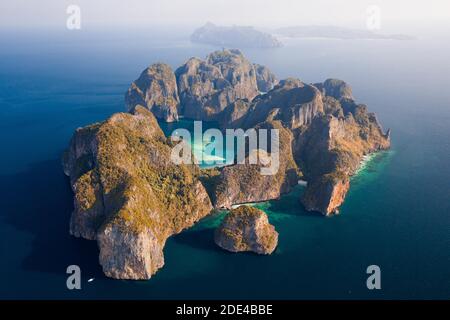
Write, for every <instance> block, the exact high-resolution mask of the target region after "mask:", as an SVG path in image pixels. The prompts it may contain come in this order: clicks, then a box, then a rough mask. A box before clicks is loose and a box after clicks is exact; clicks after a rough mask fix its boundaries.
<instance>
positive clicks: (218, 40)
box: [191, 22, 282, 48]
mask: <svg viewBox="0 0 450 320" xmlns="http://www.w3.org/2000/svg"><path fill="white" fill-rule="evenodd" d="M191 41H192V42H197V43H205V44H209V45H213V46H221V47H234V48H278V47H281V46H282V43H281V42H280V41H279V40H278V39H277V38H275V37H274V36H272V35H270V34H268V33H265V32H261V31H258V30H256V29H254V28H253V27H250V26H231V27H225V26H216V25H214V24H212V23H210V22H208V23H206V24H205V25H204V26H203V27H200V28H198V29H196V30H195V31H194V32H193V33H192V35H191Z"/></svg>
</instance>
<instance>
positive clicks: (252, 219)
mask: <svg viewBox="0 0 450 320" xmlns="http://www.w3.org/2000/svg"><path fill="white" fill-rule="evenodd" d="M214 240H215V242H216V244H217V245H218V246H220V247H221V248H223V249H225V250H228V251H231V252H244V251H252V252H255V253H258V254H271V253H272V252H273V251H274V250H275V248H276V246H277V244H278V232H276V231H275V227H274V226H273V225H271V224H270V223H269V219H268V218H267V215H266V214H265V213H264V212H263V211H261V210H259V209H256V208H253V207H249V206H240V207H239V208H237V209H233V210H231V211H230V212H229V213H228V214H227V215H226V216H225V218H224V220H223V221H222V223H221V225H220V226H219V227H218V228H217V229H216V230H215V233H214Z"/></svg>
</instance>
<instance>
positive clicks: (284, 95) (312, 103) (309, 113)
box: [241, 78, 323, 129]
mask: <svg viewBox="0 0 450 320" xmlns="http://www.w3.org/2000/svg"><path fill="white" fill-rule="evenodd" d="M321 113H323V101H322V95H321V94H320V92H319V91H318V90H317V89H316V88H315V87H313V86H310V85H307V84H304V83H303V82H301V81H300V80H298V79H293V78H289V79H286V80H282V81H280V83H279V84H278V85H276V86H275V88H274V89H272V90H271V91H269V92H268V93H266V94H264V95H260V96H258V97H256V98H255V99H253V101H252V102H251V106H250V108H249V110H248V112H247V113H246V114H245V115H244V116H243V118H242V121H241V123H242V125H243V126H244V127H245V128H251V127H254V126H256V125H257V124H258V123H261V122H263V121H266V120H280V121H281V122H282V123H283V125H284V126H285V127H287V128H289V129H295V128H298V127H301V126H304V125H308V124H309V123H311V121H312V119H313V118H314V117H315V116H316V115H318V114H321Z"/></svg>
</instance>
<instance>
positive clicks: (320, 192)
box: [293, 100, 390, 215]
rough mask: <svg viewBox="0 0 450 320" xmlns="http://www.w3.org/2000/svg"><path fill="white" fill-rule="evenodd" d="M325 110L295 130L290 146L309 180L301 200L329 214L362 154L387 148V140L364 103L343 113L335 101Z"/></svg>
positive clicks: (337, 202)
mask: <svg viewBox="0 0 450 320" xmlns="http://www.w3.org/2000/svg"><path fill="white" fill-rule="evenodd" d="M339 108H340V109H339ZM325 110H326V111H328V112H330V113H328V114H325V115H322V116H317V117H316V118H314V120H313V122H312V123H311V125H310V126H308V127H306V128H302V129H300V130H297V131H296V132H295V133H294V134H295V136H296V137H295V139H294V147H293V148H294V157H295V159H296V161H297V163H298V165H299V167H300V168H301V169H302V172H303V173H304V176H305V179H306V180H307V181H308V185H307V188H306V190H305V192H304V195H303V197H302V203H303V204H304V206H305V208H306V209H308V210H313V211H319V212H321V213H323V214H325V215H330V214H332V213H335V212H337V210H338V208H339V206H340V205H341V204H342V202H343V201H344V198H345V194H346V193H347V191H348V188H349V177H350V176H351V175H353V174H354V173H355V171H356V170H357V168H358V167H359V164H360V161H361V159H362V157H363V156H364V155H366V154H369V153H371V152H376V151H380V150H385V149H388V148H389V147H390V139H389V136H388V135H387V134H385V133H384V132H383V130H382V128H381V126H380V125H379V123H378V120H377V119H376V117H375V116H374V114H372V113H369V112H368V111H367V107H366V106H364V105H355V107H354V109H353V111H352V112H347V113H346V115H345V116H342V114H344V110H343V108H342V107H340V104H339V103H338V102H337V101H336V100H335V101H334V108H325ZM336 114H337V115H338V116H335V115H336Z"/></svg>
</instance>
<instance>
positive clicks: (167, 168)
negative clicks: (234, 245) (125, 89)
mask: <svg viewBox="0 0 450 320" xmlns="http://www.w3.org/2000/svg"><path fill="white" fill-rule="evenodd" d="M133 113H134V114H126V113H117V114H114V115H113V116H111V117H110V118H109V119H108V120H106V121H104V122H102V123H98V124H95V125H91V126H87V127H85V128H81V129H78V130H77V131H76V132H75V134H74V136H73V137H72V140H71V143H70V146H69V148H68V150H67V151H66V152H65V154H64V157H63V165H64V171H65V173H66V174H67V175H68V176H69V177H70V180H71V182H72V188H73V191H74V193H75V197H74V202H75V210H74V212H73V213H72V218H71V226H70V228H71V229H70V231H71V233H72V234H73V235H75V236H79V237H83V238H86V239H90V240H93V239H96V240H97V243H98V246H99V249H100V264H101V265H102V267H103V271H104V273H105V274H106V275H107V276H109V277H113V278H117V279H148V278H150V277H151V275H152V274H154V273H155V272H156V271H157V270H158V269H159V268H160V267H162V266H163V264H164V258H163V251H162V250H163V248H164V244H165V241H166V239H167V238H168V237H169V236H171V235H173V234H176V233H179V232H180V231H182V230H183V229H185V228H187V227H190V226H192V225H193V224H194V223H195V222H196V221H198V220H199V219H200V218H202V217H204V216H205V215H207V214H208V213H209V212H210V210H211V208H212V206H211V202H210V200H209V197H208V194H207V193H206V190H205V189H204V187H203V185H202V183H201V182H200V181H199V180H198V179H197V176H198V173H197V171H198V168H197V167H196V166H195V165H175V164H173V163H172V162H171V161H170V152H171V145H170V142H169V141H168V140H167V138H166V137H165V136H164V134H163V132H162V131H161V129H160V128H159V125H158V123H157V121H156V119H155V117H154V116H153V114H152V113H151V112H149V111H148V110H147V109H145V108H144V107H142V106H136V107H135V108H134V109H133Z"/></svg>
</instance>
